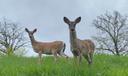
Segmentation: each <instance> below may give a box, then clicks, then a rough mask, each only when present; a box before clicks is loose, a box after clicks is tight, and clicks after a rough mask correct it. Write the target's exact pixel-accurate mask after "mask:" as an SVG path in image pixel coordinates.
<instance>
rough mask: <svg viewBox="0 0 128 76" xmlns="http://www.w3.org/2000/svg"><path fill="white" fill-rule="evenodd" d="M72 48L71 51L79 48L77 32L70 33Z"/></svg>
mask: <svg viewBox="0 0 128 76" xmlns="http://www.w3.org/2000/svg"><path fill="white" fill-rule="evenodd" d="M70 46H71V50H73V49H75V48H76V47H77V35H76V31H75V30H74V31H70Z"/></svg>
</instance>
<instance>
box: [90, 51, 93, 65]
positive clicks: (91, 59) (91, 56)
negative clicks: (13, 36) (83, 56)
mask: <svg viewBox="0 0 128 76" xmlns="http://www.w3.org/2000/svg"><path fill="white" fill-rule="evenodd" d="M89 55H90V61H91V63H93V54H92V53H90V54H89Z"/></svg>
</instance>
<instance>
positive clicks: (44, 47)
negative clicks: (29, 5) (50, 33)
mask: <svg viewBox="0 0 128 76" xmlns="http://www.w3.org/2000/svg"><path fill="white" fill-rule="evenodd" d="M25 31H26V32H27V33H28V35H29V38H30V41H31V45H32V48H33V50H34V52H36V53H38V55H39V63H41V56H42V54H46V55H54V59H55V61H56V60H57V54H58V55H60V56H65V57H67V58H68V56H67V55H66V54H65V53H64V51H65V47H66V44H65V43H64V42H63V41H53V42H39V41H37V40H35V38H34V35H33V34H34V33H35V32H36V31H37V29H34V30H33V31H29V30H28V29H27V28H25Z"/></svg>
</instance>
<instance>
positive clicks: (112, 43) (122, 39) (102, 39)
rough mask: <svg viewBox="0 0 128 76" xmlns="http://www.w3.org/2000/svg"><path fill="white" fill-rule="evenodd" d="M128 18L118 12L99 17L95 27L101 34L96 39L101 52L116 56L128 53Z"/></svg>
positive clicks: (94, 22)
mask: <svg viewBox="0 0 128 76" xmlns="http://www.w3.org/2000/svg"><path fill="white" fill-rule="evenodd" d="M127 20H128V17H127V16H123V15H121V14H120V13H119V12H118V11H114V12H113V13H112V14H111V13H105V14H103V15H100V16H98V17H97V18H96V19H95V20H94V21H93V25H94V26H95V27H96V28H97V29H98V30H99V33H98V34H100V35H99V36H97V37H94V39H95V40H96V41H97V43H98V45H99V47H98V49H100V50H107V51H109V52H111V53H113V54H115V55H121V54H126V53H127V52H128V50H127V49H128V24H127V22H128V21H127Z"/></svg>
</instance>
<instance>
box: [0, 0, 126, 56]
mask: <svg viewBox="0 0 128 76" xmlns="http://www.w3.org/2000/svg"><path fill="white" fill-rule="evenodd" d="M106 11H108V12H112V11H119V12H120V13H121V14H128V0H0V19H1V18H3V17H5V18H7V19H9V20H11V21H13V22H17V23H19V24H20V25H21V26H22V27H23V28H28V29H30V30H33V29H35V28H37V32H36V33H35V34H34V36H35V38H36V40H38V41H42V42H52V41H55V40H61V41H64V42H65V43H66V45H67V47H66V50H65V53H66V54H67V55H68V56H72V53H71V51H70V43H69V28H68V25H67V24H65V23H64V21H63V17H64V16H66V17H68V18H69V19H70V20H74V19H76V18H77V17H79V16H81V17H82V19H81V22H80V23H79V24H77V27H76V31H77V36H78V38H80V39H92V38H91V37H92V36H95V35H96V33H97V30H96V29H95V28H94V26H93V25H92V21H93V20H94V19H96V17H97V16H99V15H101V14H103V13H105V12H106ZM25 36H27V33H26V35H25ZM27 37H28V36H27ZM26 55H27V56H36V55H37V54H36V53H34V52H33V49H32V47H31V46H30V47H29V49H28V50H27V53H26Z"/></svg>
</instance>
